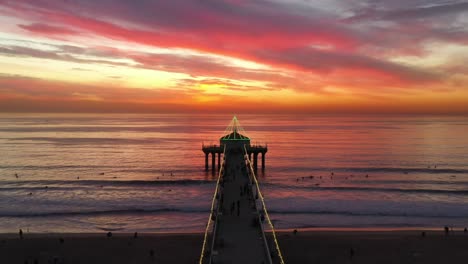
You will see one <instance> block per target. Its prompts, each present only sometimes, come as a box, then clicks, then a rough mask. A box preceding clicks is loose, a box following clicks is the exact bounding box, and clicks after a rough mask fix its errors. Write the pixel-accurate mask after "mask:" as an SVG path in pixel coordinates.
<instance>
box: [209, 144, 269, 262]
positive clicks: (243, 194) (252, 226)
mask: <svg viewBox="0 0 468 264" xmlns="http://www.w3.org/2000/svg"><path fill="white" fill-rule="evenodd" d="M223 185H224V187H223V190H222V193H221V197H222V199H220V203H219V212H220V213H219V214H218V217H217V221H216V231H215V234H216V236H215V238H214V240H213V242H214V247H213V250H214V251H213V252H212V258H211V263H213V264H217V263H243V264H248V263H256V264H261V263H264V264H267V263H271V258H270V256H269V250H268V246H267V244H266V241H265V238H264V234H263V230H262V227H261V224H260V222H259V214H258V212H257V209H256V207H255V197H254V196H253V193H252V188H251V187H252V186H251V182H250V180H249V176H248V174H247V169H246V166H245V161H244V155H243V153H242V151H240V150H239V151H233V152H231V153H228V154H226V162H225V173H224V176H223Z"/></svg>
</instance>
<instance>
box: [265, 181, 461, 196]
mask: <svg viewBox="0 0 468 264" xmlns="http://www.w3.org/2000/svg"><path fill="white" fill-rule="evenodd" d="M262 185H264V186H267V187H273V188H274V187H280V188H291V189H306V190H314V191H369V192H393V193H395V192H397V193H428V194H455V195H468V190H443V189H406V188H382V187H376V188H374V187H358V186H295V185H287V184H281V183H262Z"/></svg>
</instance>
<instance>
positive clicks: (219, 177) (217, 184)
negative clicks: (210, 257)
mask: <svg viewBox="0 0 468 264" xmlns="http://www.w3.org/2000/svg"><path fill="white" fill-rule="evenodd" d="M225 155H226V146H224V150H223V156H224V157H225ZM223 170H224V159H223V160H222V162H221V168H220V169H219V173H218V179H217V181H216V188H215V192H214V195H213V200H211V209H210V216H209V217H208V223H207V224H206V229H205V236H204V238H203V246H202V249H201V254H200V260H199V264H203V259H204V258H205V249H206V241H207V239H208V232H209V230H210V224H211V218H212V217H213V212H214V207H215V202H216V195H218V190H219V181H220V179H221V176H222V172H223Z"/></svg>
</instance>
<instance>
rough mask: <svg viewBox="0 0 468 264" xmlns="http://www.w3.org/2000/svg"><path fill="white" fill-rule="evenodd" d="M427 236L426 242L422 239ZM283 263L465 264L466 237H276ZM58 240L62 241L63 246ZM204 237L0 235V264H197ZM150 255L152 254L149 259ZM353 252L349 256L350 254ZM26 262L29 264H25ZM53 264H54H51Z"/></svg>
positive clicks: (317, 233)
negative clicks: (55, 262)
mask: <svg viewBox="0 0 468 264" xmlns="http://www.w3.org/2000/svg"><path fill="white" fill-rule="evenodd" d="M423 232H424V233H425V236H423V235H422V233H423ZM268 235H271V234H268ZM277 237H278V241H279V245H280V247H281V251H282V253H283V256H284V258H285V261H286V263H465V262H466V259H468V250H467V248H468V234H466V233H464V232H463V231H460V230H455V231H453V232H449V234H448V235H446V234H445V233H444V231H443V230H442V229H439V230H428V229H412V230H409V229H408V230H398V231H395V230H393V231H390V230H384V231H382V230H380V231H375V230H373V231H371V230H367V231H364V230H348V231H344V230H336V229H335V230H333V231H330V230H328V231H327V230H313V231H311V230H303V229H299V230H298V232H297V234H294V233H293V232H292V231H290V230H280V231H277ZM60 239H63V241H61V240H60ZM202 241H203V234H202V233H197V232H193V233H169V232H165V233H141V234H138V237H137V238H134V233H115V234H112V237H107V234H106V233H105V232H103V233H29V234H28V233H25V234H24V238H23V239H20V238H19V235H18V234H14V233H4V234H0V263H8V264H10V263H11V264H15V263H21V264H24V263H34V261H35V260H37V262H38V263H49V262H48V261H53V259H54V258H56V259H57V263H62V262H60V261H63V263H89V264H93V263H116V264H118V263H126V264H130V263H196V262H197V260H198V257H199V256H200V250H201V246H202ZM152 252H153V253H152ZM351 252H352V253H351ZM26 261H29V262H26ZM51 263H54V262H51Z"/></svg>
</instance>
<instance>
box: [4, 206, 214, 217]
mask: <svg viewBox="0 0 468 264" xmlns="http://www.w3.org/2000/svg"><path fill="white" fill-rule="evenodd" d="M170 212H177V213H208V212H209V210H208V209H206V210H200V209H195V208H185V209H181V208H158V209H115V210H91V211H63V212H24V213H23V212H21V213H18V212H2V213H0V218H1V217H15V218H29V217H65V216H103V215H139V214H155V213H170Z"/></svg>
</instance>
